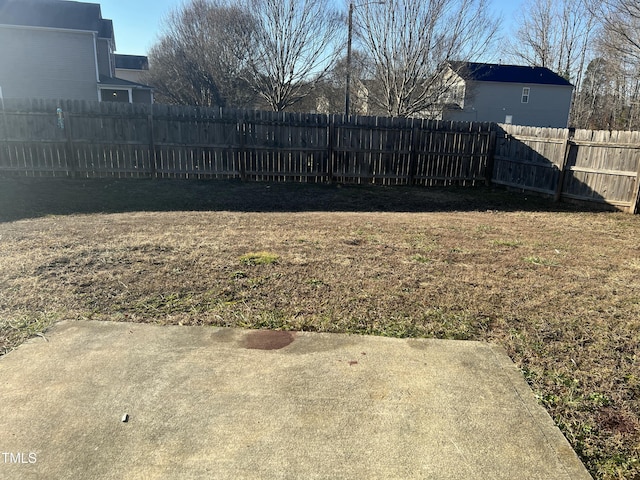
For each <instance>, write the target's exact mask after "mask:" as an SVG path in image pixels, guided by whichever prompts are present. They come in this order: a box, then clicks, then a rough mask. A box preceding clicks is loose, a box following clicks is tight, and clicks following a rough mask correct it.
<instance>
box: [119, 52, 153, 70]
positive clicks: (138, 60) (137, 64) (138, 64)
mask: <svg viewBox="0 0 640 480" xmlns="http://www.w3.org/2000/svg"><path fill="white" fill-rule="evenodd" d="M116 68H126V69H129V70H149V60H148V59H147V57H145V56H144V55H120V54H116Z"/></svg>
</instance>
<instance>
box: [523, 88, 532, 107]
mask: <svg viewBox="0 0 640 480" xmlns="http://www.w3.org/2000/svg"><path fill="white" fill-rule="evenodd" d="M530 92H531V89H530V88H529V87H524V88H523V89H522V103H529V93H530Z"/></svg>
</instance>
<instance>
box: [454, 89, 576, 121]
mask: <svg viewBox="0 0 640 480" xmlns="http://www.w3.org/2000/svg"><path fill="white" fill-rule="evenodd" d="M524 87H527V88H529V89H530V93H529V102H528V103H522V89H523V88H524ZM572 93H573V87H570V86H559V85H537V84H523V83H522V84H521V83H506V82H468V85H467V89H466V98H465V104H464V110H462V111H449V112H446V113H445V114H444V116H443V118H445V119H446V120H462V121H471V122H472V121H478V122H497V123H504V122H505V119H506V117H507V115H511V116H512V122H513V124H515V125H529V126H536V127H553V128H566V127H567V122H568V120H569V109H570V108H571V96H572Z"/></svg>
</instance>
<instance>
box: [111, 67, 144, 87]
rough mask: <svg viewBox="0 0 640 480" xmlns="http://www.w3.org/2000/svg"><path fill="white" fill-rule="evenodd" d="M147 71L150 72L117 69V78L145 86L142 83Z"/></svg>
mask: <svg viewBox="0 0 640 480" xmlns="http://www.w3.org/2000/svg"><path fill="white" fill-rule="evenodd" d="M147 71H148V70H129V69H126V68H116V74H115V76H116V77H117V78H121V79H123V80H129V81H130V82H136V83H142V84H144V82H143V81H142V76H143V75H144V74H145V73H146V72H147Z"/></svg>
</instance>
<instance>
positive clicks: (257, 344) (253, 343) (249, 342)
mask: <svg viewBox="0 0 640 480" xmlns="http://www.w3.org/2000/svg"><path fill="white" fill-rule="evenodd" d="M294 340H295V335H294V333H292V332H283V331H280V330H278V331H272V330H256V331H255V332H249V333H247V334H246V335H245V337H244V342H243V343H244V347H245V348H248V349H253V350H279V349H281V348H284V347H286V346H287V345H290V344H291V343H293V341H294Z"/></svg>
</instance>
